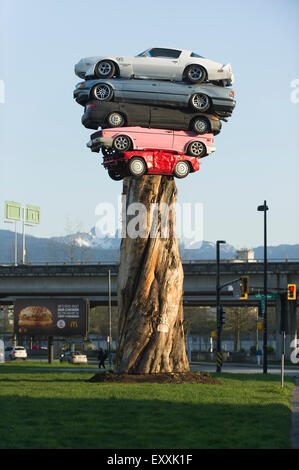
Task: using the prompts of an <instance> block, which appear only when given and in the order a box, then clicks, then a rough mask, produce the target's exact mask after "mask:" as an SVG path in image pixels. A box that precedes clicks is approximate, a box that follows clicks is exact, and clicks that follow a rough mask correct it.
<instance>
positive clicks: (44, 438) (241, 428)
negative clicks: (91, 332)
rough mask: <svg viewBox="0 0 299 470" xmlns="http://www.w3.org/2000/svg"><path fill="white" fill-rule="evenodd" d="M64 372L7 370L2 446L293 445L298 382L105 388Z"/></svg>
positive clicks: (261, 379) (13, 366)
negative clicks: (292, 397)
mask: <svg viewBox="0 0 299 470" xmlns="http://www.w3.org/2000/svg"><path fill="white" fill-rule="evenodd" d="M67 367H68V365H67ZM75 367H76V366H74V369H75ZM60 369H61V367H60V365H59V364H53V365H48V364H46V363H40V364H39V363H33V362H31V363H30V362H26V363H8V364H1V365H0V448H22V449H24V448H35V449H36V448H70V449H73V448H84V449H87V448H98V449H101V448H102V449H110V448H112V449H125V448H129V449H138V448H147V449H176V448H177V449H192V448H198V449H215V448H218V449H219V448H229V449H236V448H243V449H245V448H247V449H248V448H263V449H265V448H272V449H273V448H279V449H281V448H290V447H291V444H290V429H291V410H290V402H289V398H290V395H291V391H292V389H293V387H294V381H293V379H291V378H288V377H287V378H286V381H285V388H284V389H281V387H280V377H279V376H273V375H269V376H264V375H263V374H259V375H257V374H254V375H253V374H247V375H246V374H240V375H239V374H238V375H237V374H222V375H221V378H220V380H221V382H222V385H188V384H180V385H173V384H163V385H160V384H138V385H135V384H107V383H105V384H103V383H88V382H86V380H87V379H88V378H89V377H91V376H92V375H93V373H94V372H93V371H90V372H88V371H80V370H78V371H76V370H74V371H70V372H67V371H63V370H60ZM211 375H215V376H216V374H211Z"/></svg>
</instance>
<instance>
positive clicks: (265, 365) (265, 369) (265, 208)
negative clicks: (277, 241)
mask: <svg viewBox="0 0 299 470" xmlns="http://www.w3.org/2000/svg"><path fill="white" fill-rule="evenodd" d="M257 210H258V211H259V212H264V302H265V303H264V335H263V336H264V345H263V352H264V360H263V373H264V374H267V372H268V351H267V337H268V327H267V293H268V284H267V211H268V210H269V207H268V206H267V202H266V201H264V204H263V205H261V206H258V208H257Z"/></svg>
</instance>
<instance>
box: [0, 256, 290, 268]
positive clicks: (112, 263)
mask: <svg viewBox="0 0 299 470" xmlns="http://www.w3.org/2000/svg"><path fill="white" fill-rule="evenodd" d="M263 262H264V260H263V259H262V258H256V259H254V260H242V259H235V258H234V259H225V258H224V259H222V260H221V263H244V264H254V263H263ZM298 262H299V258H288V259H285V258H268V263H285V264H288V263H298ZM182 263H183V264H203V263H206V264H215V263H216V259H198V260H196V259H194V260H193V259H192V260H190V259H184V258H182ZM118 265H119V261H109V262H106V261H105V262H103V261H98V262H95V261H93V262H87V261H74V262H66V261H64V262H62V261H61V262H59V261H46V262H42V261H41V262H34V263H25V264H22V263H19V264H17V265H15V264H14V263H0V267H5V266H118Z"/></svg>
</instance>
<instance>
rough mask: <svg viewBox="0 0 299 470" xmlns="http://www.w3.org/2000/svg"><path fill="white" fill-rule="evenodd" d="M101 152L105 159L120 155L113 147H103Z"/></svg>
mask: <svg viewBox="0 0 299 470" xmlns="http://www.w3.org/2000/svg"><path fill="white" fill-rule="evenodd" d="M101 150H102V154H103V155H104V157H114V155H117V153H118V152H117V151H116V150H115V148H113V147H102V149H101Z"/></svg>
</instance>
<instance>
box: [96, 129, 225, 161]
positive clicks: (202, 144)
mask: <svg viewBox="0 0 299 470" xmlns="http://www.w3.org/2000/svg"><path fill="white" fill-rule="evenodd" d="M213 144H214V136H213V134H204V135H198V134H195V133H194V132H189V131H173V130H169V129H147V128H144V127H124V128H122V127H119V128H115V129H103V130H102V131H98V132H95V133H94V134H92V135H91V138H90V141H89V142H88V143H87V147H89V148H90V149H91V151H93V152H99V150H100V149H101V148H102V151H103V154H104V156H107V155H109V152H112V153H113V152H119V153H122V152H127V151H129V150H144V149H158V150H168V151H169V150H170V151H176V152H181V153H183V154H184V155H189V156H191V157H198V158H202V157H205V156H207V155H209V154H210V153H212V152H214V151H215V150H216V148H215V147H214V146H213ZM109 149H112V150H111V151H110V150H109Z"/></svg>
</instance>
